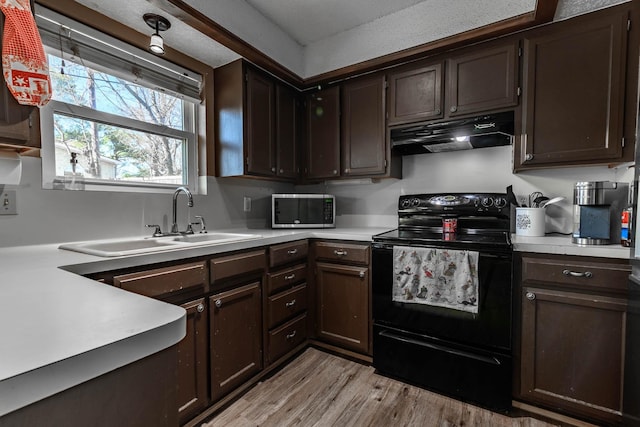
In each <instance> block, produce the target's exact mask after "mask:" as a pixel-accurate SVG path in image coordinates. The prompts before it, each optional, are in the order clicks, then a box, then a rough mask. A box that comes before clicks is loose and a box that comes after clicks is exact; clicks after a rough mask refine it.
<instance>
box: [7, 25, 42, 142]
mask: <svg viewBox="0 0 640 427" xmlns="http://www.w3.org/2000/svg"><path fill="white" fill-rule="evenodd" d="M3 33H4V15H3V14H0V41H1V40H2V34H3ZM2 147H5V148H16V149H17V150H19V151H29V149H38V148H40V117H39V114H38V109H37V108H36V107H32V106H27V105H21V104H19V103H18V101H16V100H15V98H14V97H13V95H11V92H10V91H9V88H8V87H7V84H6V83H5V81H4V79H2V82H1V83H0V148H2Z"/></svg>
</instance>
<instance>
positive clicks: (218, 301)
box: [215, 299, 222, 308]
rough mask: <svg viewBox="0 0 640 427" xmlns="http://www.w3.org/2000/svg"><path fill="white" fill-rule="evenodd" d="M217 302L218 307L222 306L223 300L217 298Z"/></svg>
mask: <svg viewBox="0 0 640 427" xmlns="http://www.w3.org/2000/svg"><path fill="white" fill-rule="evenodd" d="M215 304H216V307H218V308H220V307H222V300H219V299H217V300H216V302H215Z"/></svg>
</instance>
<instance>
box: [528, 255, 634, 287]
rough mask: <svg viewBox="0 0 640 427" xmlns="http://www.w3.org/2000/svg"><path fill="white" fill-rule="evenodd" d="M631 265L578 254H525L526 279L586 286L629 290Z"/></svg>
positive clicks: (571, 285)
mask: <svg viewBox="0 0 640 427" xmlns="http://www.w3.org/2000/svg"><path fill="white" fill-rule="evenodd" d="M630 273H631V266H629V265H628V264H624V263H620V264H617V263H613V262H606V261H605V262H602V261H598V260H593V259H585V260H580V259H578V258H568V257H567V258H563V257H558V258H534V257H528V256H523V257H522V280H523V282H528V281H535V282H550V283H553V284H555V285H559V286H562V285H566V286H570V287H578V288H584V289H590V288H593V289H604V290H610V291H615V292H626V290H627V281H628V279H629V274H630Z"/></svg>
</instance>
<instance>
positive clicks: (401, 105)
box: [387, 61, 443, 126]
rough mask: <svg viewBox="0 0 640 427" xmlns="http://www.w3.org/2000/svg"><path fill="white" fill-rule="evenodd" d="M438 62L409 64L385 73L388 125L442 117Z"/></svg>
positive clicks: (439, 65) (439, 63)
mask: <svg viewBox="0 0 640 427" xmlns="http://www.w3.org/2000/svg"><path fill="white" fill-rule="evenodd" d="M442 69H443V63H442V61H440V62H436V63H424V62H421V63H419V64H412V65H411V66H410V67H408V68H406V67H405V68H402V69H399V70H398V71H394V72H392V73H390V74H389V77H388V79H389V102H388V104H387V111H388V116H389V119H388V121H387V123H388V124H389V125H390V126H391V125H396V124H402V123H410V122H415V121H422V120H431V119H439V118H442V102H443V100H442Z"/></svg>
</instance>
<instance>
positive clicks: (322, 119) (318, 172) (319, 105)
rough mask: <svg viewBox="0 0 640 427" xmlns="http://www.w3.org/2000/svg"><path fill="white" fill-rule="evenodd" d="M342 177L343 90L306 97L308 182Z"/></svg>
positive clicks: (332, 89)
mask: <svg viewBox="0 0 640 427" xmlns="http://www.w3.org/2000/svg"><path fill="white" fill-rule="evenodd" d="M339 176H340V88H339V87H338V86H334V87H330V88H328V89H323V90H319V91H317V92H314V93H312V94H309V95H307V150H306V165H305V178H306V179H327V178H337V177H339Z"/></svg>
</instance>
